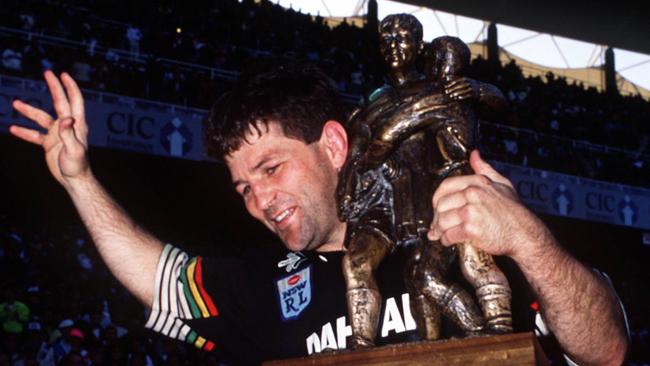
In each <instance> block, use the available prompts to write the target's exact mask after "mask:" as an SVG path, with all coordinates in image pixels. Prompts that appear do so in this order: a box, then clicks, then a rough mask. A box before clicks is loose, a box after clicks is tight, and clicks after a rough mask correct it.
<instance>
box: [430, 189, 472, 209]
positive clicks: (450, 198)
mask: <svg viewBox="0 0 650 366" xmlns="http://www.w3.org/2000/svg"><path fill="white" fill-rule="evenodd" d="M466 204H467V198H466V197H465V194H463V192H460V191H459V192H454V193H451V194H448V195H446V196H443V197H441V198H440V200H439V201H438V204H437V205H436V206H435V207H434V209H435V212H436V213H443V212H447V211H449V210H454V209H457V208H460V207H463V206H465V205H466Z"/></svg>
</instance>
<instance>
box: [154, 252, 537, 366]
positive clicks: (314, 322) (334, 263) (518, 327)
mask: <svg viewBox="0 0 650 366" xmlns="http://www.w3.org/2000/svg"><path fill="white" fill-rule="evenodd" d="M405 257H406V255H405V254H404V253H403V252H402V251H401V250H397V251H395V253H393V254H391V255H388V256H387V257H386V258H385V259H384V261H383V262H382V263H381V264H380V266H379V268H378V269H377V273H376V278H377V283H378V285H379V288H380V292H381V294H382V297H383V305H382V310H381V314H380V317H379V327H378V329H377V338H376V344H377V345H383V344H389V343H398V342H405V341H409V340H416V339H417V330H416V325H415V321H414V319H413V316H412V314H411V311H410V307H409V306H410V305H409V295H408V293H406V290H405V286H404V283H403V275H402V271H403V269H402V268H403V263H404V260H405ZM342 258H343V252H328V253H317V252H306V253H300V252H298V253H294V252H289V251H286V250H284V251H273V250H269V251H268V252H266V251H256V252H254V253H251V254H250V255H247V256H244V257H242V258H203V257H200V256H199V257H190V256H188V255H187V254H186V253H184V252H183V251H181V250H179V249H178V248H174V247H173V246H171V245H167V246H166V247H165V248H164V250H163V254H162V256H161V259H160V261H159V264H158V268H157V273H156V296H155V299H154V303H153V306H152V310H151V314H150V316H149V319H148V321H147V324H146V327H147V328H150V329H152V330H154V331H156V332H159V333H162V334H164V335H166V336H169V337H172V338H175V339H178V340H182V341H186V342H190V343H192V344H194V345H195V346H196V347H199V348H202V349H204V350H206V351H212V352H216V353H217V355H218V356H219V357H220V358H222V359H223V360H224V361H225V362H229V363H232V364H258V363H260V362H262V361H264V360H272V359H281V358H289V357H299V356H305V355H309V354H312V353H317V352H322V351H324V350H326V349H344V348H346V345H347V340H348V337H349V336H350V335H351V334H352V330H351V327H350V323H349V321H348V319H347V310H346V309H347V305H346V297H345V290H346V289H345V281H344V279H343V272H342V269H341V262H342ZM499 266H500V267H501V268H502V269H503V270H504V272H505V273H506V275H507V276H508V278H509V280H510V281H511V287H512V291H513V304H512V308H513V326H514V328H515V331H516V332H523V331H531V330H534V327H535V315H536V313H535V312H534V311H533V310H532V309H531V308H530V306H529V305H530V303H531V302H532V301H534V299H533V298H532V296H531V294H530V291H529V290H528V289H527V285H526V284H525V281H521V279H523V276H521V273H519V272H518V270H517V269H516V266H514V264H513V263H511V262H510V263H503V262H499ZM462 281H463V280H462V277H460V276H459V282H462ZM521 284H524V286H521ZM470 293H471V292H470ZM455 333H458V329H457V328H455V326H454V325H453V324H451V322H444V323H443V335H445V336H450V335H456V334H455Z"/></svg>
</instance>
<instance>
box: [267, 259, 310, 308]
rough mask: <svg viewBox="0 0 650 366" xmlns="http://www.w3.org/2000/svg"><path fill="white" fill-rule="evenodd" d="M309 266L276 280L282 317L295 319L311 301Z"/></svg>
mask: <svg viewBox="0 0 650 366" xmlns="http://www.w3.org/2000/svg"><path fill="white" fill-rule="evenodd" d="M310 269H311V266H309V267H306V268H304V269H302V270H300V271H298V272H295V273H292V274H290V275H288V276H286V277H282V278H281V279H280V280H279V281H277V283H276V284H277V287H278V300H279V301H280V309H281V310H282V319H283V320H291V319H295V318H297V317H298V315H300V313H302V312H303V310H305V309H306V308H307V306H308V305H309V303H310V302H311V276H310V274H311V272H310Z"/></svg>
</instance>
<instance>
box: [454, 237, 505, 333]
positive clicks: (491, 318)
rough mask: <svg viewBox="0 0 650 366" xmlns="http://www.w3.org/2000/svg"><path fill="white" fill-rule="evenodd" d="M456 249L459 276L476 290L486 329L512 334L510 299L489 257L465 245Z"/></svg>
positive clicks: (498, 271) (502, 278)
mask: <svg viewBox="0 0 650 366" xmlns="http://www.w3.org/2000/svg"><path fill="white" fill-rule="evenodd" d="M457 246H458V251H459V256H460V265H461V269H462V271H463V275H464V276H465V278H466V279H467V281H469V282H470V283H471V284H472V286H474V288H475V289H476V297H477V298H478V301H479V304H480V305H481V309H482V310H483V316H484V317H485V321H486V324H485V326H486V329H487V330H488V331H490V332H493V333H510V332H512V313H511V311H510V301H511V297H512V295H511V292H510V285H509V284H508V279H507V278H506V276H505V275H504V274H503V272H501V270H500V269H499V267H497V266H496V263H494V259H493V258H492V256H491V255H489V254H487V253H485V252H484V251H482V250H479V249H476V248H474V247H473V246H471V245H469V244H467V243H463V244H458V245H457Z"/></svg>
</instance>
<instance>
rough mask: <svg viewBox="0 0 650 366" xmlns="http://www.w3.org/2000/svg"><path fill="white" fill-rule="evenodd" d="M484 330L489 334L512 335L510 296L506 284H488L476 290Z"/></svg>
mask: <svg viewBox="0 0 650 366" xmlns="http://www.w3.org/2000/svg"><path fill="white" fill-rule="evenodd" d="M476 297H477V298H478V301H479V304H480V305H481V309H483V316H484V317H485V328H486V330H487V331H488V332H490V333H496V334H501V333H512V312H511V310H510V300H511V298H512V295H511V293H510V287H509V286H508V285H507V284H505V285H504V284H497V283H490V284H486V285H484V286H481V287H479V288H477V289H476Z"/></svg>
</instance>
